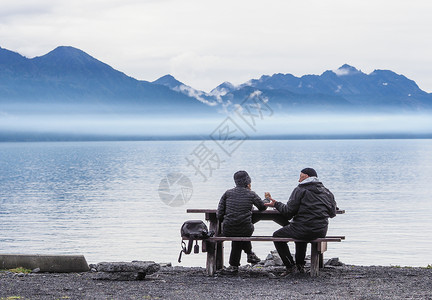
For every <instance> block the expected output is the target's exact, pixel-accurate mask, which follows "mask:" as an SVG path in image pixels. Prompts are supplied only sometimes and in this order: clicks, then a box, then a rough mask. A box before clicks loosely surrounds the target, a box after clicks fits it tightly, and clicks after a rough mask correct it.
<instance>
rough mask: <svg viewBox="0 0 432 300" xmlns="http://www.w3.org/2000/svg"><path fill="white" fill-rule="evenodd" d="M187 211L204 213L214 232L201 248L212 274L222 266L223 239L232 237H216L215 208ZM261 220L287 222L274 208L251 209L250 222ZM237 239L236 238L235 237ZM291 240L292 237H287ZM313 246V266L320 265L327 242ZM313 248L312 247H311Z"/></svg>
mask: <svg viewBox="0 0 432 300" xmlns="http://www.w3.org/2000/svg"><path fill="white" fill-rule="evenodd" d="M186 212H187V213H201V214H204V215H205V219H206V220H207V221H208V222H209V230H210V231H213V232H214V233H215V235H214V236H215V238H213V239H211V241H212V242H205V241H203V248H204V249H205V250H206V251H207V266H206V267H207V273H208V274H209V275H213V273H214V271H215V270H220V269H222V268H223V266H224V261H223V241H224V240H232V239H233V238H226V237H223V238H218V237H219V236H220V224H219V222H218V219H217V216H216V213H217V209H187V210H186ZM336 213H337V214H343V213H345V210H337V211H336ZM262 220H269V221H274V222H276V223H277V224H279V225H281V226H285V225H287V224H288V220H287V219H286V218H285V217H284V216H283V215H282V214H281V213H280V212H279V211H277V210H276V209H267V210H264V211H259V210H256V209H254V210H252V223H257V222H259V221H262ZM326 238H327V241H340V240H342V239H345V237H344V236H337V237H336V236H335V237H326ZM237 239H238V238H237ZM248 239H249V240H251V239H252V240H254V241H261V240H262V241H270V240H273V239H274V238H271V237H265V238H264V237H251V238H248ZM288 240H291V241H293V240H294V239H287V241H288ZM313 246H314V247H317V251H319V252H320V255H319V261H317V262H314V265H316V266H314V265H312V267H313V268H315V267H317V268H319V267H322V264H323V262H322V260H323V257H322V252H324V251H325V250H326V249H327V242H326V241H323V242H320V243H315V245H313ZM312 250H314V249H312ZM314 272H315V273H316V274H312V273H311V275H317V272H318V270H314Z"/></svg>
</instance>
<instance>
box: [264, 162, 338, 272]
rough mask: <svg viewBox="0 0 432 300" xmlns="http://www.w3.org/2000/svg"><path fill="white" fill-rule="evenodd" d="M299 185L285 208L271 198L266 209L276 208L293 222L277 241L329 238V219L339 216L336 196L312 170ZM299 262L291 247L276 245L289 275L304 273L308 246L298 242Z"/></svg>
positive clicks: (303, 174)
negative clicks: (268, 207) (292, 253)
mask: <svg viewBox="0 0 432 300" xmlns="http://www.w3.org/2000/svg"><path fill="white" fill-rule="evenodd" d="M298 181H299V185H298V186H297V187H296V188H295V189H294V190H293V191H292V193H291V196H290V198H289V200H288V202H287V204H284V203H282V202H279V201H276V200H274V199H272V198H271V195H270V193H266V198H268V199H269V200H270V202H269V203H266V204H265V205H266V206H271V207H275V208H276V209H277V210H278V211H279V212H280V213H281V214H282V215H283V216H285V217H286V218H287V221H288V220H291V221H290V222H289V223H288V225H286V226H284V227H282V228H281V229H279V230H277V231H275V232H274V233H273V236H274V237H290V238H295V239H299V240H314V239H316V238H320V237H325V236H326V234H327V228H328V218H333V217H334V216H336V209H337V207H336V201H335V199H334V196H333V194H332V193H331V192H330V191H329V190H328V189H327V188H326V187H324V185H323V184H322V183H321V182H320V181H319V180H318V176H317V173H316V171H315V170H314V169H312V168H305V169H303V170H301V172H300V178H299V180H298ZM295 244H296V253H295V262H294V260H293V257H292V255H291V253H290V250H289V248H288V243H285V242H274V245H275V247H276V250H277V251H278V253H279V256H280V257H281V259H282V261H283V263H284V265H285V267H286V268H287V271H286V272H285V274H282V275H286V274H288V273H292V272H294V271H295V269H296V268H297V270H298V271H299V272H304V265H305V256H306V248H307V243H303V242H301V243H300V242H296V243H295Z"/></svg>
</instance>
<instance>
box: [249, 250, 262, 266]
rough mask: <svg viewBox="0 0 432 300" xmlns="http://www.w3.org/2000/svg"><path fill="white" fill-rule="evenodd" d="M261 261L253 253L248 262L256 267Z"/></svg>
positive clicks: (250, 254)
mask: <svg viewBox="0 0 432 300" xmlns="http://www.w3.org/2000/svg"><path fill="white" fill-rule="evenodd" d="M260 261H261V259H259V257H258V256H256V254H255V253H253V252H251V253H249V254H248V255H247V262H248V263H250V264H253V265H255V264H257V263H259V262H260Z"/></svg>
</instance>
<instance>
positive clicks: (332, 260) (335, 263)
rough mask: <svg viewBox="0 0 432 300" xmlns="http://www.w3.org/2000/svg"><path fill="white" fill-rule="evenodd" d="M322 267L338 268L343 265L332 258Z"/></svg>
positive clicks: (337, 258) (337, 259)
mask: <svg viewBox="0 0 432 300" xmlns="http://www.w3.org/2000/svg"><path fill="white" fill-rule="evenodd" d="M324 265H326V266H334V267H340V266H343V265H344V264H343V263H342V262H341V261H340V260H339V257H334V258H330V259H329V260H328V261H327V262H326V263H325V264H324Z"/></svg>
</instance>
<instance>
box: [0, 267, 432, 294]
mask: <svg viewBox="0 0 432 300" xmlns="http://www.w3.org/2000/svg"><path fill="white" fill-rule="evenodd" d="M156 265H157V268H155V265H154V264H153V265H151V270H152V271H151V272H149V274H143V275H144V276H141V277H137V278H135V279H139V280H130V279H129V280H115V279H112V280H109V279H108V278H106V277H104V276H102V277H101V276H98V275H100V274H98V273H99V272H98V271H97V269H95V268H96V265H93V266H92V271H89V272H83V273H30V274H23V273H21V274H17V273H13V272H10V271H2V272H0V299H2V300H3V299H5V300H6V299H432V269H431V268H429V267H425V268H412V267H397V266H392V267H383V266H354V265H345V264H342V263H337V261H336V263H333V265H331V264H327V266H325V268H323V269H322V270H321V272H320V275H319V276H318V277H314V278H312V277H310V276H309V274H307V273H294V274H291V275H288V276H286V277H280V276H279V274H280V273H282V271H283V270H284V268H283V267H281V266H274V265H273V266H264V265H256V266H253V267H252V266H250V265H247V266H242V267H241V268H240V271H239V273H238V274H226V273H225V272H218V273H217V274H216V275H215V276H212V277H209V276H207V275H206V272H205V269H204V268H194V267H178V266H174V267H173V266H171V265H170V264H156ZM103 268H104V270H105V271H107V268H108V269H109V268H111V271H112V270H113V268H112V267H107V266H106V265H104V266H103ZM107 279H108V280H107Z"/></svg>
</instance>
